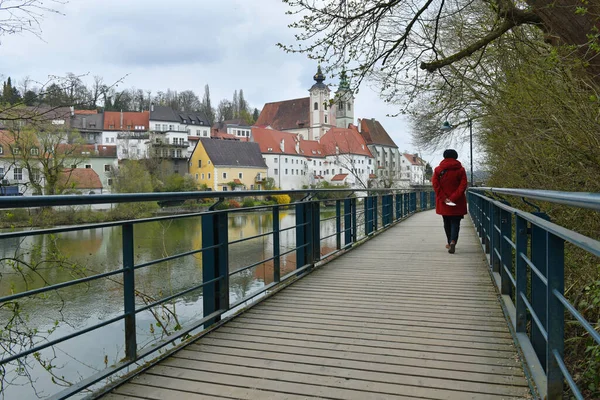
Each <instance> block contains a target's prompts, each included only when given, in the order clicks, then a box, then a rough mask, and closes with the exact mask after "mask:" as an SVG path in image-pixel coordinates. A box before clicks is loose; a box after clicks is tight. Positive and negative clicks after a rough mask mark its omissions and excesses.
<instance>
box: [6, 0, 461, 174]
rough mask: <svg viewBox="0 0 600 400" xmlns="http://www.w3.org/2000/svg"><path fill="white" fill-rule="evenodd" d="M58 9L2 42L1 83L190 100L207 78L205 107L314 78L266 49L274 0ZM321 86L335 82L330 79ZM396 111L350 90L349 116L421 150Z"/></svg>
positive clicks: (281, 10) (283, 93)
mask: <svg viewBox="0 0 600 400" xmlns="http://www.w3.org/2000/svg"><path fill="white" fill-rule="evenodd" d="M46 3H48V2H46ZM59 9H60V10H61V11H62V12H63V13H64V15H51V16H48V17H46V18H45V19H44V21H43V22H42V31H43V32H42V38H43V40H40V39H38V38H37V37H36V36H34V35H31V34H23V35H15V36H5V37H3V38H2V42H1V44H0V57H1V60H2V62H1V64H0V75H3V79H4V78H5V77H7V76H11V77H12V79H13V81H18V80H20V79H22V78H23V77H25V76H30V77H31V78H32V79H35V80H38V81H45V80H46V79H47V77H48V76H49V75H58V76H64V75H65V74H66V73H67V72H73V73H75V74H77V75H81V74H89V78H90V80H91V77H92V76H94V75H100V76H102V77H104V80H105V82H109V83H110V82H115V81H117V80H118V79H120V78H122V77H124V76H126V75H127V77H126V78H125V80H124V82H123V84H122V85H120V87H121V88H124V87H136V88H142V89H146V90H148V89H149V90H152V91H153V92H154V93H156V92H157V91H158V90H166V89H167V88H171V89H174V90H177V91H182V90H186V89H191V90H194V91H195V92H196V93H197V94H198V95H199V96H202V94H203V90H204V85H205V84H207V83H208V84H209V85H210V89H211V97H212V101H213V104H214V105H216V104H218V102H219V100H221V99H223V98H228V99H231V98H232V96H233V91H234V90H236V89H243V90H244V95H245V98H246V99H247V100H248V101H249V103H250V104H251V106H252V107H257V108H258V109H261V108H262V106H263V105H264V103H267V102H272V101H280V100H287V99H293V98H298V97H306V96H308V89H309V88H310V87H311V85H312V84H313V83H314V82H313V80H312V76H313V75H314V73H315V71H316V67H317V66H316V64H315V62H314V61H311V60H308V59H307V58H306V57H305V56H303V55H297V54H287V53H285V52H283V51H282V50H280V49H279V48H278V47H276V45H275V44H276V43H277V42H282V43H291V42H292V41H293V31H292V30H291V29H289V28H288V27H287V24H288V23H290V22H291V17H290V16H286V15H285V11H286V6H285V5H284V4H283V3H282V2H281V0H255V1H248V0H171V1H164V0H127V1H123V0H70V1H69V2H68V4H66V5H64V6H60V7H59ZM326 83H331V84H333V89H334V90H335V88H336V87H337V80H335V79H331V78H328V80H327V81H326ZM396 111H397V110H396V109H395V108H394V107H393V106H390V105H387V104H385V103H384V102H383V100H381V99H379V97H378V95H377V93H376V92H375V91H374V90H373V89H371V88H370V87H368V85H365V86H364V87H362V88H361V90H360V93H358V94H357V96H356V100H355V118H375V119H377V120H379V121H380V122H381V123H382V124H383V126H384V127H385V129H386V130H387V131H388V133H389V134H390V135H391V136H392V138H393V139H394V141H395V142H396V144H397V145H398V147H399V148H400V150H408V151H410V152H419V153H422V152H420V151H419V149H417V148H415V146H413V145H412V144H411V134H410V126H409V124H408V123H407V122H406V121H405V120H404V119H402V118H401V117H387V116H386V114H393V113H395V112H396ZM467 149H468V146H465V149H464V150H467ZM458 150H459V151H461V148H460V147H459V148H458ZM424 158H425V159H426V160H427V161H429V162H431V163H432V164H434V165H437V163H439V161H440V160H441V157H440V156H439V155H437V154H435V155H429V154H424ZM465 160H466V158H465Z"/></svg>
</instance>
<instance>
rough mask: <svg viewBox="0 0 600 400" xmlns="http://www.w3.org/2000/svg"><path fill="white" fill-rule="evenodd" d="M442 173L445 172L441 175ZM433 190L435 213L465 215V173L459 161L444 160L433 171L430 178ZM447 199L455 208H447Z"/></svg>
mask: <svg viewBox="0 0 600 400" xmlns="http://www.w3.org/2000/svg"><path fill="white" fill-rule="evenodd" d="M442 171H446V172H444V173H443V174H442ZM431 183H432V184H433V190H435V212H436V213H437V214H440V215H465V214H466V213H467V198H466V196H465V190H467V185H468V184H467V173H466V172H465V169H464V168H463V166H462V164H461V163H460V161H458V160H455V159H453V158H444V160H442V162H441V163H440V165H438V166H437V168H436V169H435V171H433V177H432V178H431ZM446 199H449V200H450V201H451V202H453V203H456V206H449V205H447V204H446V203H445V200H446Z"/></svg>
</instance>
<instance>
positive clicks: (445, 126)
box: [440, 110, 474, 187]
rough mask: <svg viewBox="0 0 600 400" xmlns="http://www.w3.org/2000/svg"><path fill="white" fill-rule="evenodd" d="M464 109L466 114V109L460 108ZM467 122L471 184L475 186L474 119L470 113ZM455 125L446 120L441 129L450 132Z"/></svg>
mask: <svg viewBox="0 0 600 400" xmlns="http://www.w3.org/2000/svg"><path fill="white" fill-rule="evenodd" d="M459 111H462V112H464V113H465V114H466V111H463V110H459ZM467 118H468V120H467V124H468V126H469V150H470V152H471V182H470V184H469V185H470V186H471V187H473V183H474V181H473V120H472V119H471V118H470V117H469V115H468V114H467ZM454 128H455V127H454V126H452V124H450V122H448V121H444V123H443V124H442V126H441V127H440V130H441V131H444V132H449V131H451V130H452V129H454Z"/></svg>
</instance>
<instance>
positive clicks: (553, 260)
mask: <svg viewBox="0 0 600 400" xmlns="http://www.w3.org/2000/svg"><path fill="white" fill-rule="evenodd" d="M546 243H547V254H546V261H547V267H546V270H547V272H546V273H547V275H546V277H547V278H548V286H547V290H546V305H547V312H546V316H547V317H546V323H547V332H548V342H547V345H546V357H547V361H546V375H547V377H548V381H547V382H548V392H547V396H548V399H561V398H562V395H563V374H562V372H561V370H560V367H559V365H558V361H557V359H556V356H559V357H560V358H561V360H562V359H563V357H564V340H565V313H564V308H563V305H562V303H561V302H560V300H559V299H558V297H557V296H556V295H555V294H554V293H555V291H556V292H558V293H559V294H560V295H562V294H564V291H565V264H564V260H565V242H564V240H563V239H561V238H559V237H557V236H555V235H553V234H551V233H548V232H546Z"/></svg>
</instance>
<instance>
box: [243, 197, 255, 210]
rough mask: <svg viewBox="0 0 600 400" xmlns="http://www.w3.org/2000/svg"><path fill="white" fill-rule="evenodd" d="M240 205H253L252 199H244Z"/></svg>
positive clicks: (245, 206)
mask: <svg viewBox="0 0 600 400" xmlns="http://www.w3.org/2000/svg"><path fill="white" fill-rule="evenodd" d="M242 207H244V208H248V207H254V200H252V199H251V198H249V197H248V198H246V199H244V202H243V203H242Z"/></svg>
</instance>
